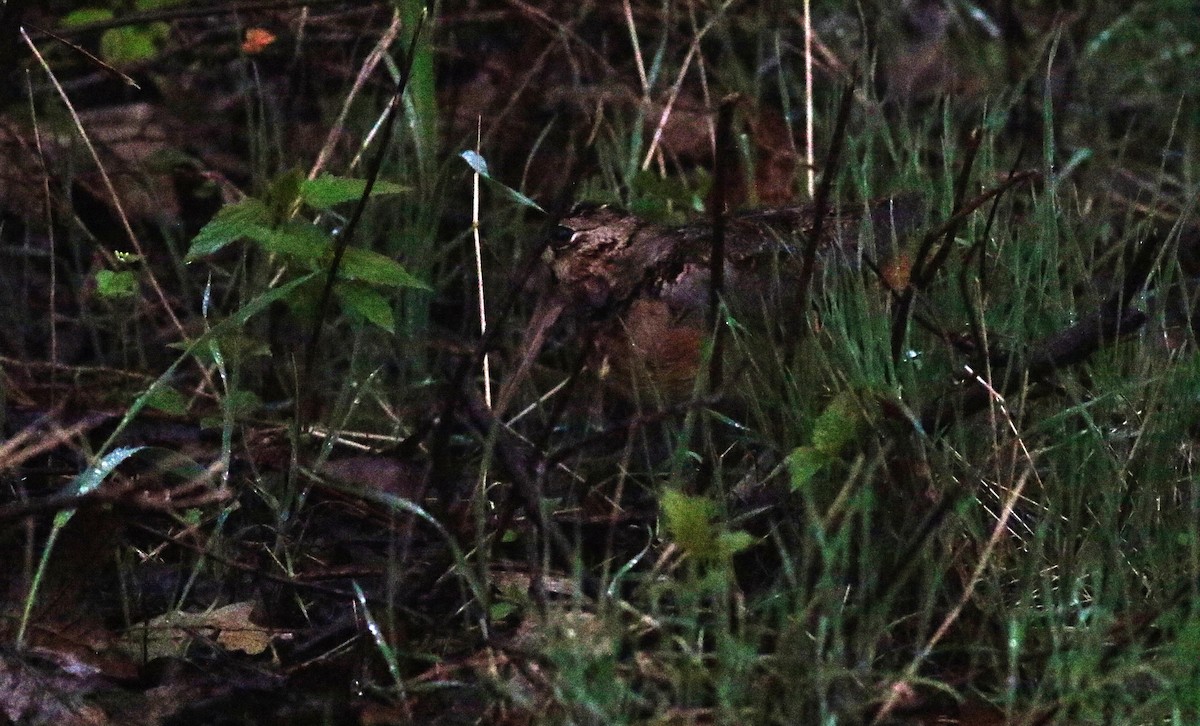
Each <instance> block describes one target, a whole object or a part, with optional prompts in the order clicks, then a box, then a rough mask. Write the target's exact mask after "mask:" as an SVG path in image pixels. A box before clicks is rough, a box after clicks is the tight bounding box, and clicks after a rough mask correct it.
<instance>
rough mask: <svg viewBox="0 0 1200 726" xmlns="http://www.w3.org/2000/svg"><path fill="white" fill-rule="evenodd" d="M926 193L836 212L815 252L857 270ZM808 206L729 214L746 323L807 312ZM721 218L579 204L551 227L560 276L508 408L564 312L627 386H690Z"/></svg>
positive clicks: (729, 279) (906, 223) (734, 294)
mask: <svg viewBox="0 0 1200 726" xmlns="http://www.w3.org/2000/svg"><path fill="white" fill-rule="evenodd" d="M923 206H924V205H923V202H922V200H921V198H920V197H918V196H916V195H902V196H897V197H893V198H888V199H884V200H879V201H875V202H872V203H870V204H859V205H856V206H850V205H847V206H846V207H843V208H841V209H836V210H833V211H831V212H830V214H829V215H828V216H827V218H826V219H825V222H824V224H823V226H822V233H821V240H820V241H819V245H818V257H817V261H818V263H819V265H820V266H821V267H822V268H826V269H828V268H836V269H856V268H858V267H859V266H860V265H861V263H862V262H863V261H864V260H870V261H881V260H882V259H884V258H887V257H889V256H890V255H891V253H892V251H893V250H894V249H895V248H896V242H897V241H898V240H900V239H901V238H903V237H905V236H906V235H907V234H908V233H909V232H911V231H912V230H913V229H914V228H915V227H916V226H918V225H919V224H921V223H922V222H923V221H924V213H923ZM813 223H814V220H813V208H812V207H811V206H799V207H783V208H774V209H764V210H758V211H752V212H746V213H742V214H738V215H735V216H732V217H730V218H729V219H728V221H727V228H726V235H725V267H724V281H723V290H722V296H723V300H724V302H725V303H726V305H727V306H728V309H729V311H730V314H731V315H732V316H733V317H734V318H735V319H737V320H738V321H739V322H743V323H745V324H747V325H749V326H751V327H758V328H760V329H766V328H773V329H783V330H786V329H787V328H789V327H794V323H795V322H796V321H799V320H800V319H802V318H803V315H804V311H803V310H800V309H799V306H800V290H799V285H798V284H797V283H798V279H799V276H800V268H801V266H802V262H803V260H802V256H803V254H802V250H803V248H804V245H805V241H806V239H807V237H808V235H809V234H810V233H811V230H812V226H813ZM711 252H712V227H711V226H710V225H708V224H689V225H683V226H666V225H661V224H655V223H651V222H647V221H644V220H642V219H640V218H638V217H637V216H635V215H632V214H630V213H628V212H625V211H622V210H620V209H617V208H614V207H610V206H597V205H580V206H577V207H576V208H575V209H573V210H572V211H571V212H570V213H569V214H568V215H567V216H566V217H564V218H563V219H562V220H561V222H560V224H559V226H558V228H557V229H556V231H555V232H554V234H553V235H552V238H551V241H550V246H549V249H548V250H547V262H548V264H549V266H550V269H551V271H552V278H553V279H552V282H551V284H550V287H549V289H547V290H546V291H545V292H544V293H543V295H542V298H541V300H540V302H539V304H538V308H537V311H536V312H535V314H534V316H533V319H532V320H531V321H530V325H529V328H528V329H527V331H526V335H525V339H524V345H523V350H522V351H521V355H522V359H521V362H520V364H519V365H518V367H517V369H516V371H514V373H513V375H512V376H510V378H509V381H508V382H507V383H506V385H505V387H504V389H503V390H502V392H501V396H500V401H501V405H502V406H503V404H504V403H506V402H507V401H508V400H510V398H511V396H512V394H513V392H514V390H515V387H516V385H517V384H519V383H520V381H521V380H522V379H523V378H524V377H525V376H526V374H527V372H528V370H529V367H530V366H531V365H532V363H533V361H534V359H536V357H537V355H538V354H539V352H540V350H541V348H542V347H543V345H544V342H545V336H546V333H547V331H548V330H549V329H550V328H551V326H553V325H554V323H555V322H556V321H557V320H558V318H559V317H560V316H561V315H562V314H563V313H568V314H571V315H574V316H575V317H576V318H578V319H582V320H587V321H589V322H590V323H592V324H595V325H598V326H599V330H598V331H597V335H596V338H595V340H596V351H595V356H594V357H593V364H594V365H595V366H597V367H598V368H603V369H605V370H608V371H610V372H611V373H612V374H613V375H612V376H611V378H612V379H613V380H614V381H616V382H617V383H618V386H619V387H620V388H623V389H625V390H626V391H627V392H629V391H630V390H631V389H632V388H633V387H634V383H633V381H634V380H635V379H641V380H645V381H647V382H649V383H650V384H651V385H652V386H654V387H655V388H657V389H658V392H660V393H662V394H664V396H665V397H667V398H669V399H677V398H679V397H681V396H684V395H686V394H687V393H689V392H690V391H691V390H692V384H693V381H694V379H695V377H696V374H697V369H698V366H699V364H700V357H701V346H702V344H703V341H704V339H705V337H706V335H707V334H708V331H707V330H706V327H707V322H706V321H707V312H708V309H709V296H710V294H711V292H710V291H711V262H710V260H711V258H710V255H711Z"/></svg>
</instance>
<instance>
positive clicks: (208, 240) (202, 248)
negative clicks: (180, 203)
mask: <svg viewBox="0 0 1200 726" xmlns="http://www.w3.org/2000/svg"><path fill="white" fill-rule="evenodd" d="M270 226H271V213H270V211H269V210H268V209H267V206H266V205H265V204H263V203H262V202H260V201H259V200H257V199H253V198H250V199H245V200H243V201H240V202H237V203H236V204H230V205H227V206H225V207H222V208H221V211H219V212H217V214H216V215H215V216H214V217H213V218H212V219H210V220H209V222H208V224H206V225H204V227H203V228H202V229H201V230H200V232H199V234H197V235H196V238H195V239H193V240H192V244H191V245H190V246H189V247H188V253H187V257H185V258H184V259H185V261H187V262H193V261H195V260H197V259H199V258H201V257H204V256H205V255H211V254H213V253H214V252H216V251H217V250H219V249H221V248H222V247H224V246H225V245H227V244H229V243H230V242H236V241H237V240H239V239H242V238H243V237H260V236H262V235H263V234H265V230H267V229H269V228H270Z"/></svg>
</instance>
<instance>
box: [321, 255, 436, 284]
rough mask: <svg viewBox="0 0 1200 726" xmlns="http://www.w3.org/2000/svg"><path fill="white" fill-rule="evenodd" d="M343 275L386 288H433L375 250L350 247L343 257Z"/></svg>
mask: <svg viewBox="0 0 1200 726" xmlns="http://www.w3.org/2000/svg"><path fill="white" fill-rule="evenodd" d="M341 275H342V276H343V277H347V278H350V279H353V280H362V281H363V282H370V283H373V284H375V285H384V286H386V287H415V288H418V289H421V290H432V289H433V288H431V287H429V285H426V284H425V283H424V282H422V281H421V280H419V279H418V278H416V277H414V276H413V275H412V273H410V272H409V271H408V270H406V269H404V266H403V265H401V264H400V263H399V262H396V261H395V260H393V259H392V258H391V257H387V256H386V255H381V254H379V253H378V252H375V251H373V250H364V249H362V248H361V247H350V248H349V249H347V250H346V254H345V255H343V256H342V269H341Z"/></svg>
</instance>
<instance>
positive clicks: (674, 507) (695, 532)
mask: <svg viewBox="0 0 1200 726" xmlns="http://www.w3.org/2000/svg"><path fill="white" fill-rule="evenodd" d="M659 506H661V507H662V511H663V517H664V518H665V520H666V525H667V531H668V532H669V533H670V534H671V539H672V540H674V542H675V544H677V545H679V547H680V549H682V550H683V551H684V552H686V553H688V554H689V555H691V556H693V557H697V558H700V559H707V558H710V557H714V556H716V555H718V554H719V553H720V550H719V543H718V540H717V535H718V528H717V526H716V525H715V524H714V523H713V521H712V519H713V517H714V516H715V515H716V512H717V507H716V504H715V503H714V502H713V501H712V500H711V499H708V498H706V497H696V496H690V495H688V494H684V493H683V492H681V491H678V490H676V489H668V490H666V491H665V492H663V495H662V499H661V500H660V501H659Z"/></svg>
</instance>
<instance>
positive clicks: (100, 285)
mask: <svg viewBox="0 0 1200 726" xmlns="http://www.w3.org/2000/svg"><path fill="white" fill-rule="evenodd" d="M137 288H138V284H137V275H135V274H133V272H132V271H130V270H121V271H119V272H118V271H114V270H99V271H97V272H96V293H97V294H99V295H100V297H106V298H125V297H133V296H135V295H137Z"/></svg>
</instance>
